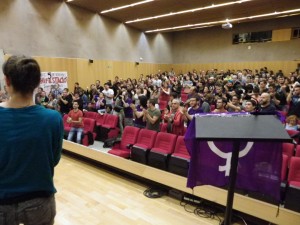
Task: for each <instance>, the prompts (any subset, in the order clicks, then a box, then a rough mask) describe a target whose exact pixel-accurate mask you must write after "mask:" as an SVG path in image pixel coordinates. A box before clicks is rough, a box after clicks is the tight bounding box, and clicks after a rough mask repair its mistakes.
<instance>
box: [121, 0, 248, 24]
mask: <svg viewBox="0 0 300 225" xmlns="http://www.w3.org/2000/svg"><path fill="white" fill-rule="evenodd" d="M250 1H252V0H240V1H232V2H226V3H220V4H212V5H209V6H204V7H199V8H194V9H188V10H183V11H178V12H172V13H166V14H161V15H157V16H151V17H145V18H141V19H135V20H129V21H126V22H125V23H137V22H141V21H145V20H153V19H157V18H162V17H167V16H175V15H179V14H185V13H193V12H196V11H201V10H207V9H212V8H218V7H224V6H228V5H234V4H238V3H243V2H250Z"/></svg>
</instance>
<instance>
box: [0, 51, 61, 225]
mask: <svg viewBox="0 0 300 225" xmlns="http://www.w3.org/2000/svg"><path fill="white" fill-rule="evenodd" d="M3 73H4V79H5V83H6V88H7V92H8V94H9V96H10V98H9V99H8V100H7V101H6V102H2V103H0V124H1V126H0V143H1V146H0V168H1V170H0V186H1V191H0V214H1V215H2V216H3V218H5V221H4V224H5V225H15V224H44V225H50V224H54V217H55V214H56V209H55V199H54V193H55V192H56V189H55V187H54V184H53V175H54V167H55V166H56V165H57V164H58V162H59V160H60V155H61V150H62V139H63V123H62V118H61V115H60V114H59V112H57V111H55V110H49V109H46V108H45V107H43V106H39V105H35V104H34V100H33V91H34V89H35V88H36V87H38V85H39V83H40V79H41V72H40V67H39V65H38V63H37V61H36V60H34V59H32V58H29V57H26V56H12V57H10V58H9V59H8V60H7V61H6V62H5V63H4V65H3ZM0 223H1V222H0ZM1 224H3V223H1Z"/></svg>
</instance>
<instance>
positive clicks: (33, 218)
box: [0, 195, 56, 225]
mask: <svg viewBox="0 0 300 225" xmlns="http://www.w3.org/2000/svg"><path fill="white" fill-rule="evenodd" d="M55 214H56V207H55V198H54V195H52V196H51V197H47V198H34V199H31V200H28V201H24V202H20V203H15V204H10V205H0V224H1V225H19V224H24V225H53V224H54V217H55Z"/></svg>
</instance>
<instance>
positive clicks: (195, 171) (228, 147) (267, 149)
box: [185, 118, 282, 200]
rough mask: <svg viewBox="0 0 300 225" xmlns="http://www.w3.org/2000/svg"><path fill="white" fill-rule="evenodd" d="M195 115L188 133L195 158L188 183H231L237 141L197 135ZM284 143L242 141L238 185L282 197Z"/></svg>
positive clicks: (191, 161) (186, 136) (275, 197)
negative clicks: (231, 169)
mask: <svg viewBox="0 0 300 225" xmlns="http://www.w3.org/2000/svg"><path fill="white" fill-rule="evenodd" d="M195 133H196V128H195V118H194V119H193V121H192V122H191V124H190V126H189V127H188V130H187V132H186V135H185V143H186V147H187V149H188V151H189V153H190V156H191V160H190V166H189V174H188V181H187V186H188V187H190V188H194V187H195V186H199V185H205V184H208V185H213V186H217V187H222V186H225V185H228V184H229V171H230V166H231V154H232V149H233V141H205V140H198V139H196V138H195ZM281 163H282V143H278V142H273V143H272V142H241V144H240V152H239V161H238V169H237V180H236V187H237V188H239V189H243V190H248V191H255V192H259V193H263V194H266V195H269V196H271V197H273V198H274V199H276V200H279V199H280V184H281Z"/></svg>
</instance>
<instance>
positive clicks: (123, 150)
mask: <svg viewBox="0 0 300 225" xmlns="http://www.w3.org/2000/svg"><path fill="white" fill-rule="evenodd" d="M139 131H140V129H139V128H137V127H131V126H126V127H125V129H124V132H123V135H122V139H121V141H120V142H118V143H116V144H114V145H113V147H112V149H111V150H109V151H108V153H110V154H113V155H116V156H120V157H123V158H129V156H130V147H131V146H132V145H133V144H135V142H136V140H137V138H138V135H139Z"/></svg>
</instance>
